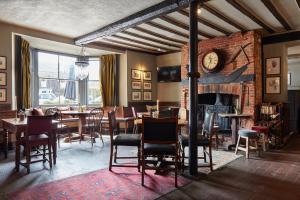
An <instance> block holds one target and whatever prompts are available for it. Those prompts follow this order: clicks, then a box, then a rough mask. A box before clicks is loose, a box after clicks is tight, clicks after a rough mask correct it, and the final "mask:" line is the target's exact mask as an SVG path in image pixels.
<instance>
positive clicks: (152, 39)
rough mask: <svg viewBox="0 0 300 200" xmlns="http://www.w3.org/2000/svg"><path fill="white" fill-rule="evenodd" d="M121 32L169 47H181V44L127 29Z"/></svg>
mask: <svg viewBox="0 0 300 200" xmlns="http://www.w3.org/2000/svg"><path fill="white" fill-rule="evenodd" d="M122 33H123V34H125V35H129V36H132V37H136V38H140V39H143V40H148V41H151V42H155V43H158V44H163V45H166V46H169V47H174V48H181V45H178V44H174V43H170V42H165V41H162V40H158V39H155V38H152V37H148V36H145V35H139V34H136V33H132V32H129V31H123V32H122Z"/></svg>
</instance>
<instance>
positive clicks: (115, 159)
mask: <svg viewBox="0 0 300 200" xmlns="http://www.w3.org/2000/svg"><path fill="white" fill-rule="evenodd" d="M117 154H118V146H115V156H114V163H116V162H117Z"/></svg>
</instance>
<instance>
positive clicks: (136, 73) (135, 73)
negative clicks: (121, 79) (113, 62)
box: [131, 69, 141, 80]
mask: <svg viewBox="0 0 300 200" xmlns="http://www.w3.org/2000/svg"><path fill="white" fill-rule="evenodd" d="M131 78H132V79H136V80H140V79H141V71H140V70H137V69H132V70H131Z"/></svg>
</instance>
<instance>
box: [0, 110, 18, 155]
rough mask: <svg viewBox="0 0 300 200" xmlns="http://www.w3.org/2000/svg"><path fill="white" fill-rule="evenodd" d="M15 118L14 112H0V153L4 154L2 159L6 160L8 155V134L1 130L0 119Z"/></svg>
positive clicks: (0, 122)
mask: <svg viewBox="0 0 300 200" xmlns="http://www.w3.org/2000/svg"><path fill="white" fill-rule="evenodd" d="M16 116H17V111H16V110H3V111H2V110H1V111H0V151H2V152H4V158H7V153H8V132H6V131H4V130H3V128H2V121H1V119H7V118H15V117H16Z"/></svg>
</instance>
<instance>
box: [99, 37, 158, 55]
mask: <svg viewBox="0 0 300 200" xmlns="http://www.w3.org/2000/svg"><path fill="white" fill-rule="evenodd" d="M102 40H103V41H107V42H112V43H114V44H116V45H117V44H120V45H124V46H126V47H125V48H126V49H132V47H133V49H134V48H138V49H139V50H141V51H145V52H148V53H161V52H160V51H157V50H154V49H151V48H147V47H142V46H139V45H135V44H131V43H127V42H121V41H118V40H114V39H108V38H102Z"/></svg>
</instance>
